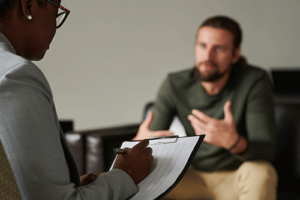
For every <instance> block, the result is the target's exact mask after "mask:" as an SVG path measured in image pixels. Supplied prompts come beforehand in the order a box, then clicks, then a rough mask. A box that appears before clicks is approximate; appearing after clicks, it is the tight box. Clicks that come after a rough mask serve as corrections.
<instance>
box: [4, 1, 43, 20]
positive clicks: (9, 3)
mask: <svg viewBox="0 0 300 200" xmlns="http://www.w3.org/2000/svg"><path fill="white" fill-rule="evenodd" d="M20 1H21V0H0V24H1V23H2V22H4V21H5V20H7V19H8V18H9V14H10V11H11V10H12V8H13V7H14V5H15V3H16V2H20ZM37 1H38V5H39V6H41V7H42V6H46V0H37ZM20 9H21V8H20Z"/></svg>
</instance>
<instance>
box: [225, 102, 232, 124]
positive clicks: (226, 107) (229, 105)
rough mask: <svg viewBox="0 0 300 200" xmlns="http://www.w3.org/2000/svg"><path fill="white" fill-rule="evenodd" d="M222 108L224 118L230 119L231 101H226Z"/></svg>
mask: <svg viewBox="0 0 300 200" xmlns="http://www.w3.org/2000/svg"><path fill="white" fill-rule="evenodd" d="M223 109H224V119H225V120H229V121H232V120H233V116H232V111H231V101H226V103H225V104H224V108H223Z"/></svg>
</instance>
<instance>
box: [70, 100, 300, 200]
mask: <svg viewBox="0 0 300 200" xmlns="http://www.w3.org/2000/svg"><path fill="white" fill-rule="evenodd" d="M274 102H275V116H276V124H277V152H276V156H275V158H274V160H273V164H274V166H275V168H276V169H277V172H278V175H279V185H278V200H296V199H297V200H300V191H299V189H300V98H299V100H298V99H295V98H292V99H291V98H282V97H278V98H277V97H275V100H274ZM151 106H152V104H151V103H150V104H147V105H146V107H145V108H144V112H143V117H142V118H143V119H144V118H145V115H146V113H147V112H148V110H149V109H151ZM138 128H139V124H131V125H123V126H115V127H109V128H100V129H97V130H85V131H69V132H67V133H66V138H67V142H68V144H69V146H70V148H71V150H72V152H73V154H74V156H75V159H76V162H77V164H78V167H79V171H80V174H85V173H89V172H92V173H100V172H104V171H107V170H108V168H109V167H110V164H111V162H112V161H113V158H114V153H113V149H114V148H116V147H119V146H120V145H121V143H122V141H124V140H130V139H132V138H133V137H134V136H135V134H136V133H137V131H138Z"/></svg>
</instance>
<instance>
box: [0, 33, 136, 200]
mask: <svg viewBox="0 0 300 200" xmlns="http://www.w3.org/2000/svg"><path fill="white" fill-rule="evenodd" d="M0 139H1V142H2V144H3V147H4V150H5V152H6V154H7V157H8V160H9V162H10V164H11V167H12V170H13V173H14V175H15V178H16V181H17V184H18V187H19V190H20V193H21V196H22V199H29V200H35V199H36V200H41V199H43V200H47V199H54V200H66V199H70V200H71V199H72V200H73V199H74V200H75V199H76V200H77V199H97V200H99V199H116V200H117V199H126V198H127V197H129V196H131V195H132V194H134V193H136V192H137V187H136V185H135V184H134V182H133V180H132V179H131V178H130V176H129V175H128V174H127V173H125V172H124V171H122V170H119V169H114V170H112V171H110V172H108V173H106V174H103V175H101V176H99V177H98V179H97V180H96V181H94V182H93V183H91V184H89V185H87V186H82V187H80V186H79V174H78V170H77V166H76V163H75V161H74V158H73V156H72V154H71V152H70V150H69V147H68V145H67V143H66V140H65V138H64V136H63V133H62V131H61V129H60V126H59V123H58V118H57V115H56V111H55V106H54V102H53V97H52V93H51V89H50V86H49V84H48V82H47V80H46V78H45V76H44V75H43V73H42V72H41V71H40V70H39V68H38V67H36V66H35V65H34V64H33V63H32V62H30V61H28V60H26V59H24V58H22V57H20V56H18V55H16V54H15V52H14V49H13V48H12V47H11V45H10V43H9V42H8V40H7V39H6V38H5V37H4V36H3V35H2V34H1V33H0Z"/></svg>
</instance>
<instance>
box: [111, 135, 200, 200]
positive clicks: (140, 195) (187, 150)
mask: <svg viewBox="0 0 300 200" xmlns="http://www.w3.org/2000/svg"><path fill="white" fill-rule="evenodd" d="M204 137H205V136H204V135H200V136H186V137H178V136H166V137H158V138H149V139H148V140H149V147H151V148H152V149H153V156H154V159H156V160H155V161H154V162H156V164H154V162H153V163H152V165H156V166H152V167H153V169H151V172H150V174H149V175H148V176H147V177H146V178H145V179H144V180H143V181H141V182H140V183H138V184H137V186H138V188H139V191H138V192H137V193H136V194H134V195H133V196H131V197H129V198H128V199H143V200H148V199H149V200H152V199H161V198H163V197H164V196H165V195H167V194H168V193H169V192H170V191H171V190H172V189H174V188H175V187H176V185H177V184H178V183H179V182H180V180H181V179H182V178H183V176H184V175H185V173H186V172H187V170H188V168H189V166H190V165H191V163H192V161H193V159H194V157H195V155H196V153H197V152H198V149H199V148H200V145H201V144H202V141H203V139H204ZM138 142H139V141H124V142H123V144H122V146H121V147H122V148H124V147H129V148H131V147H133V146H134V145H135V144H137V143H138ZM126 145H132V146H126ZM162 149H163V150H162ZM159 151H161V152H159ZM156 156H157V158H156ZM113 164H114V162H113V163H112V164H111V167H110V169H112V166H113ZM155 188H157V189H155Z"/></svg>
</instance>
